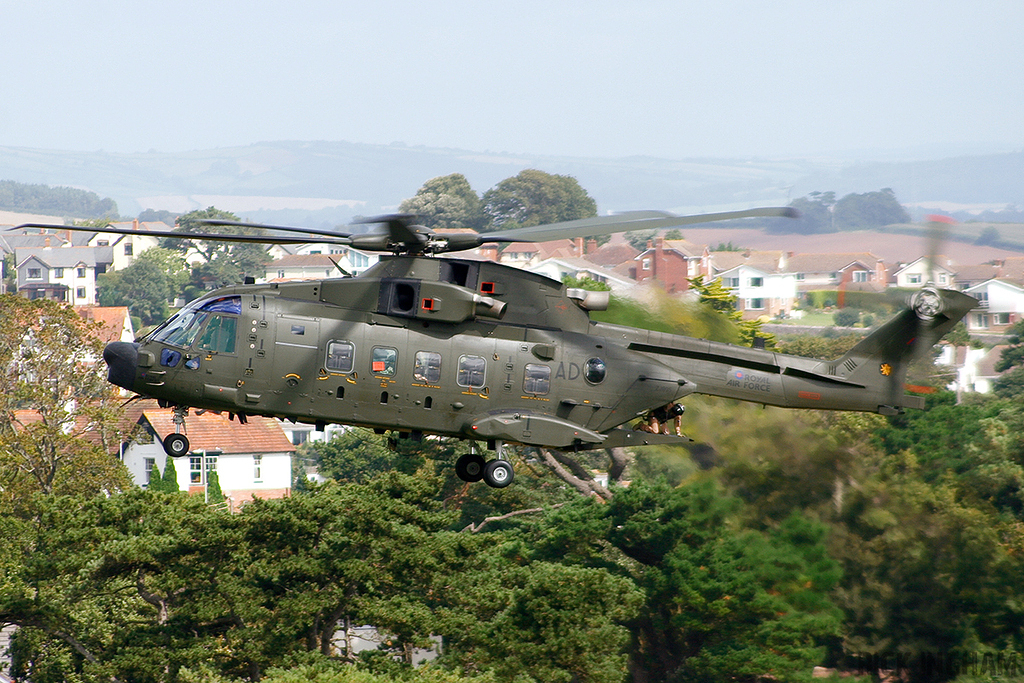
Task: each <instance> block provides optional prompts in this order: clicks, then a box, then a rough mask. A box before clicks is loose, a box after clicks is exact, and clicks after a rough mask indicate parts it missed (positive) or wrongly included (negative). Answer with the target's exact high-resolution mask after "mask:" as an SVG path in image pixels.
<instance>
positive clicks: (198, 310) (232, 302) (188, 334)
mask: <svg viewBox="0 0 1024 683" xmlns="http://www.w3.org/2000/svg"><path fill="white" fill-rule="evenodd" d="M241 312H242V298H241V297H238V296H224V297H220V298H217V299H199V300H196V301H193V302H192V303H190V304H188V305H187V306H185V307H184V308H183V309H181V310H180V311H178V314H177V315H175V316H174V317H172V318H171V319H170V320H168V321H167V322H165V323H164V324H163V325H161V326H160V327H158V328H157V329H156V330H154V331H153V333H152V334H151V335H150V339H151V340H152V341H157V342H162V343H164V344H168V345H170V346H180V347H183V348H187V347H190V346H192V343H193V342H194V341H195V339H196V335H197V334H199V330H200V329H202V327H203V323H205V322H206V321H207V320H208V319H209V318H210V316H211V315H212V314H213V313H235V314H238V313H241ZM220 317H221V316H218V318H220ZM230 321H231V322H230V323H229V324H226V323H225V321H224V320H221V321H220V322H219V323H218V325H217V327H218V328H219V329H220V331H221V333H222V334H220V335H217V336H218V337H221V338H224V339H227V338H230V339H231V340H232V341H231V342H228V341H223V342H216V341H215V342H210V344H209V345H211V346H213V347H216V349H215V350H219V351H227V350H228V348H227V347H228V346H229V345H230V351H234V342H233V339H234V329H235V326H234V319H233V318H232V319H230ZM227 326H230V332H228V331H227V330H225V329H223V328H225V327H227ZM224 332H228V333H227V334H226V335H225V334H223V333H224ZM207 336H209V335H207ZM204 340H206V336H204ZM206 346H207V344H204V348H206ZM211 350H213V349H211ZM230 351H229V352H230Z"/></svg>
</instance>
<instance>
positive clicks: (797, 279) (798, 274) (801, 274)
mask: <svg viewBox="0 0 1024 683" xmlns="http://www.w3.org/2000/svg"><path fill="white" fill-rule="evenodd" d="M803 280H804V274H803V273H797V274H796V281H797V282H803Z"/></svg>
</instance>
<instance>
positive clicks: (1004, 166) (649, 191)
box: [0, 141, 1024, 225]
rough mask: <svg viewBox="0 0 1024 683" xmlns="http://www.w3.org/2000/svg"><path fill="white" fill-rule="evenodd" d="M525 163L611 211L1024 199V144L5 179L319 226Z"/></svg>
mask: <svg viewBox="0 0 1024 683" xmlns="http://www.w3.org/2000/svg"><path fill="white" fill-rule="evenodd" d="M524 168H539V169H541V170H544V171H548V172H550V173H559V174H568V175H572V176H575V177H576V178H577V179H578V180H579V182H580V184H581V185H582V186H583V187H584V188H585V189H586V190H587V191H588V192H589V193H590V194H591V196H593V197H594V198H595V199H596V200H597V203H598V207H599V210H600V211H609V210H617V211H618V210H629V209H639V208H658V209H667V210H675V211H681V212H687V213H689V212H697V211H706V210H720V209H725V208H742V207H749V206H752V205H763V204H775V205H780V204H786V203H788V202H789V201H790V200H791V199H794V198H797V197H801V196H804V195H806V194H808V193H809V192H812V191H816V190H821V191H828V190H832V191H835V192H836V193H837V195H839V196H842V195H844V194H847V193H849V192H869V191H875V190H879V189H881V188H883V187H891V188H893V190H894V191H895V192H896V196H897V197H898V198H899V200H900V201H901V202H902V203H904V204H915V205H923V206H927V205H928V203H929V202H936V203H938V202H942V201H946V202H954V203H958V204H963V205H971V206H979V207H982V208H984V207H990V208H1002V207H1004V206H1006V205H1008V204H1015V205H1018V206H1024V184H1022V183H1020V181H1019V179H1020V178H1021V177H1024V173H1022V171H1024V152H1020V153H1010V154H993V155H987V156H973V157H959V158H953V159H940V160H935V161H914V162H903V163H897V162H887V163H857V164H851V163H847V162H844V161H843V160H841V159H823V158H815V159H803V158H792V159H686V160H671V159H658V158H651V157H629V158H620V159H599V158H571V157H550V156H541V155H519V154H506V153H493V152H473V151H467V150H457V149H443V148H428V147H409V146H403V145H365V144H356V143H349V142H326V141H313V142H299V141H282V142H263V143H258V144H253V145H248V146H244V147H228V148H218V149H211V150H198V151H192V152H176V153H172V152H155V151H154V152H145V153H135V154H114V153H108V152H102V151H99V152H67V151H57V150H39V149H25V148H16V147H0V180H5V179H6V180H14V181H18V182H20V183H37V184H46V185H51V186H69V187H75V188H81V189H84V190H88V191H91V192H95V193H96V194H97V195H99V196H101V197H111V198H113V199H114V200H115V201H116V202H117V206H118V207H119V209H120V212H121V214H122V215H125V216H133V215H137V214H138V213H139V212H140V211H142V210H143V209H146V208H153V209H170V210H173V211H189V210H192V209H195V208H205V207H206V206H209V205H215V206H217V207H218V208H222V209H227V210H231V211H235V212H236V213H239V214H240V215H243V216H245V217H247V218H250V219H254V220H261V221H280V222H291V223H303V224H310V225H321V224H333V223H338V222H342V221H345V220H348V219H350V218H352V217H353V216H356V215H372V214H377V213H381V212H386V211H393V210H394V209H395V208H396V207H397V206H398V204H399V203H400V202H401V201H402V200H403V199H405V198H407V197H410V196H412V195H413V194H415V192H416V190H417V189H418V188H419V187H420V185H422V184H423V182H424V181H425V180H427V179H429V178H432V177H435V176H439V175H445V174H448V173H455V172H458V173H463V174H464V175H465V176H466V177H467V178H468V179H469V181H470V183H471V185H472V186H473V188H474V189H475V190H476V191H477V192H484V191H485V190H487V189H489V188H490V187H492V186H493V185H495V184H496V183H498V182H499V181H500V180H503V179H504V178H507V177H509V176H512V175H515V174H516V173H518V172H519V171H520V170H522V169H524Z"/></svg>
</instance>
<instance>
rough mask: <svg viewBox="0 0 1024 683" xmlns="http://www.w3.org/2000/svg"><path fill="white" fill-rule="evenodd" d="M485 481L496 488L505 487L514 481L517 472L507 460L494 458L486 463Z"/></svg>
mask: <svg viewBox="0 0 1024 683" xmlns="http://www.w3.org/2000/svg"><path fill="white" fill-rule="evenodd" d="M483 474H484V483H485V484H487V485H488V486H490V487H492V488H496V489H503V488H505V487H506V486H508V485H509V484H511V483H512V480H513V479H515V476H516V473H515V470H513V469H512V463H510V462H509V461H507V460H492V461H490V462H489V463H487V464H486V465H484V473H483Z"/></svg>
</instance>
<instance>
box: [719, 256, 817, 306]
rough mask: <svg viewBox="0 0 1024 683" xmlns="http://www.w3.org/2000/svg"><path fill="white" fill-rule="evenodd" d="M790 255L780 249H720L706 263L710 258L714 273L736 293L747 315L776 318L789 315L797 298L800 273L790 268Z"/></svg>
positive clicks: (739, 303) (738, 302) (738, 304)
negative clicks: (797, 283)
mask: <svg viewBox="0 0 1024 683" xmlns="http://www.w3.org/2000/svg"><path fill="white" fill-rule="evenodd" d="M786 259H787V255H786V254H785V253H783V252H780V251H749V250H748V251H718V252H711V253H710V254H709V258H706V259H705V264H707V263H708V262H710V266H711V267H710V270H711V274H710V277H712V278H717V279H720V280H721V281H722V285H723V286H724V287H726V288H727V289H729V290H730V291H731V293H732V294H734V295H735V296H736V298H737V302H736V306H737V309H738V310H740V311H742V312H743V317H744V318H746V319H752V318H759V317H761V316H769V317H772V318H775V317H779V316H788V315H789V314H790V313H791V312H792V311H793V306H794V305H795V303H796V298H797V287H796V275H795V274H793V273H791V272H788V270H787V268H786V265H787V261H786ZM705 268H707V265H705Z"/></svg>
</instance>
